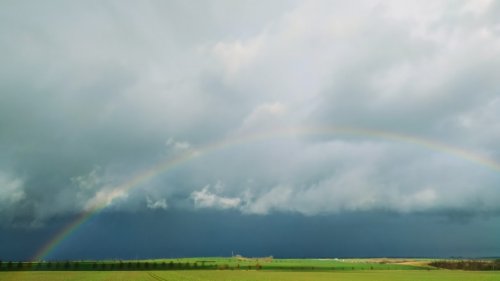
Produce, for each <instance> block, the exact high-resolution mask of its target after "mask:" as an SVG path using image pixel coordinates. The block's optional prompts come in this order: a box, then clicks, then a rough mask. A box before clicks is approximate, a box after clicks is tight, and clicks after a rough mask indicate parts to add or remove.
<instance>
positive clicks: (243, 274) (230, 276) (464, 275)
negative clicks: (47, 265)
mask: <svg viewBox="0 0 500 281" xmlns="http://www.w3.org/2000/svg"><path fill="white" fill-rule="evenodd" d="M0 280H8V281H10V280H12V281H14V280H16V281H63V280H64V281H73V280H75V281H77V280H78V281H87V280H92V281H101V280H107V281H115V280H116V281H118V280H132V281H148V280H151V281H154V280H160V281H161V280H170V281H195V280H203V281H229V280H233V281H238V280H241V281H289V280H290V281H323V280H325V281H326V280H329V281H336V280H349V281H365V280H366V281H368V280H371V281H382V280H384V281H385V280H394V281H399V280H401V281H409V280H423V281H434V280H436V281H438V280H439V281H447V280H450V281H451V280H457V281H458V280H474V281H493V280H500V272H475V271H474V272H472V271H449V270H433V271H421V270H420V271H418V270H373V271H357V270H354V271H345V272H304V271H301V272H284V271H255V270H250V271H237V270H233V271H232V270H198V271H194V270H191V271H185V270H183V271H177V270H174V271H65V272H54V271H29V272H1V273H0Z"/></svg>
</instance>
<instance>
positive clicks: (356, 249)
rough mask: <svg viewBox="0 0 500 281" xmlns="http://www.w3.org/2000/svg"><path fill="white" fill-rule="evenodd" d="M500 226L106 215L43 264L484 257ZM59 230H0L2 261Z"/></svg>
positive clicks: (346, 218) (370, 216) (352, 216)
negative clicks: (228, 258)
mask: <svg viewBox="0 0 500 281" xmlns="http://www.w3.org/2000/svg"><path fill="white" fill-rule="evenodd" d="M65 222H66V221H65V220H64V219H59V220H54V221H52V223H51V224H52V225H53V226H57V227H61V226H62V225H64V223H65ZM103 225H105V226H106V227H103ZM152 225H154V226H155V227H151V226H152ZM499 225H500V224H499V223H498V218H490V219H484V218H481V219H478V220H475V221H473V222H468V223H453V222H450V221H446V220H442V219H440V218H438V217H429V216H420V215H415V214H413V215H404V216H401V215H397V214H394V213H385V212H370V213H363V212H361V213H349V212H348V213H343V214H340V215H339V214H337V215H328V216H314V217H305V216H302V215H290V214H282V213H274V214H271V215H268V216H258V215H248V216H241V215H240V214H238V213H237V212H234V211H233V212H231V211H206V212H199V211H198V212H193V211H189V212H185V211H182V212H178V211H168V212H157V211H149V212H148V211H146V212H138V213H132V214H128V215H123V213H121V214H118V213H112V212H106V213H103V214H101V215H99V216H97V217H95V218H93V219H92V220H90V221H89V222H88V223H87V224H86V225H85V226H84V227H83V228H80V229H79V230H78V231H77V232H75V233H74V234H73V235H72V236H70V237H68V238H67V239H66V240H64V241H63V242H62V243H61V244H60V245H59V247H57V248H56V249H55V251H53V252H52V253H51V255H49V256H48V257H47V259H50V260H54V259H55V260H67V259H116V258H119V259H136V258H165V257H186V256H229V255H231V253H232V252H234V253H237V254H241V255H244V256H251V257H262V256H269V255H273V256H274V257H278V258H300V257H309V258H311V257H312V258H342V257H401V256H402V257H451V256H454V257H459V256H467V257H487V256H494V255H495V254H496V253H498V251H499V250H500V249H499V247H498V243H497V242H498V241H497V237H498V235H499V234H500V228H499ZM57 227H51V228H45V229H43V228H42V229H37V230H30V231H27V230H25V229H17V230H7V231H1V232H0V240H4V239H10V237H11V236H13V235H15V237H16V240H15V241H13V242H12V243H9V244H7V245H5V246H4V247H3V248H2V253H1V254H0V258H2V260H17V259H20V260H23V259H28V258H30V257H31V256H30V254H29V253H31V252H30V251H31V250H32V249H36V248H40V247H41V244H42V243H43V242H42V241H44V240H48V239H50V237H51V236H52V235H53V233H55V232H57ZM478 229H481V230H484V231H485V232H480V231H477V230H478ZM117 233H120V234H121V235H117ZM125 233H126V235H124V234H125ZM9 235H10V236H9Z"/></svg>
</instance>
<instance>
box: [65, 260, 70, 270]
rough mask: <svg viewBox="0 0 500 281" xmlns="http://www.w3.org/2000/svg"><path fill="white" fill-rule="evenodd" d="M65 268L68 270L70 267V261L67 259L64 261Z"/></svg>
mask: <svg viewBox="0 0 500 281" xmlns="http://www.w3.org/2000/svg"><path fill="white" fill-rule="evenodd" d="M64 269H66V270H67V269H69V261H66V262H65V263H64Z"/></svg>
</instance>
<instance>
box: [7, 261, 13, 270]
mask: <svg viewBox="0 0 500 281" xmlns="http://www.w3.org/2000/svg"><path fill="white" fill-rule="evenodd" d="M11 268H12V261H9V262H8V263H7V269H11Z"/></svg>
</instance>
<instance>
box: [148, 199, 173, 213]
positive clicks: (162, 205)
mask: <svg viewBox="0 0 500 281" xmlns="http://www.w3.org/2000/svg"><path fill="white" fill-rule="evenodd" d="M146 203H147V207H148V208H149V209H153V210H154V209H163V210H166V209H167V207H168V205H167V200H166V199H165V198H161V199H158V200H153V199H151V198H150V197H149V196H148V197H146Z"/></svg>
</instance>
